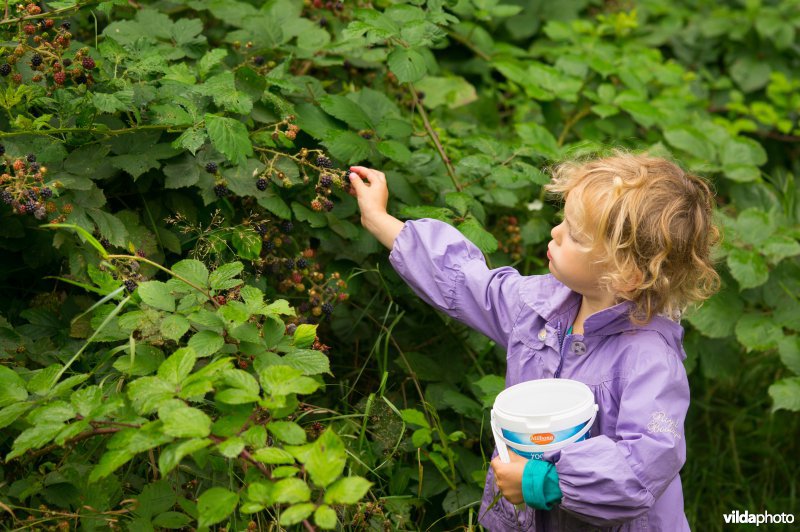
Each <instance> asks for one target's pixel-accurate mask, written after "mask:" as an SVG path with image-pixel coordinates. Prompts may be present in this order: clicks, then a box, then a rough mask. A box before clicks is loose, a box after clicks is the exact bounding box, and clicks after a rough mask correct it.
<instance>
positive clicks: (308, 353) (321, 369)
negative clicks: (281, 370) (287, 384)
mask: <svg viewBox="0 0 800 532" xmlns="http://www.w3.org/2000/svg"><path fill="white" fill-rule="evenodd" d="M280 360H281V364H286V365H287V366H291V367H293V368H295V369H299V370H300V371H302V372H303V375H319V374H320V373H330V371H331V365H330V359H329V358H328V357H327V356H326V355H325V354H324V353H322V352H321V351H316V350H314V349H296V350H292V351H290V352H288V353H287V354H286V355H284V356H283V358H281V359H280Z"/></svg>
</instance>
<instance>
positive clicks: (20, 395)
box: [0, 366, 28, 407]
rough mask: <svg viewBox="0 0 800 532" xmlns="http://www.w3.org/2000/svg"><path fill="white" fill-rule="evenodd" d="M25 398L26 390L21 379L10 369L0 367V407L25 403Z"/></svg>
mask: <svg viewBox="0 0 800 532" xmlns="http://www.w3.org/2000/svg"><path fill="white" fill-rule="evenodd" d="M27 398H28V390H27V389H26V388H25V381H24V380H22V377H20V376H19V375H17V372H15V371H14V370H12V369H11V368H8V367H6V366H0V407H4V406H8V405H10V404H13V403H16V402H19V401H25V400H26V399H27Z"/></svg>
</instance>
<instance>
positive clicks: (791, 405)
mask: <svg viewBox="0 0 800 532" xmlns="http://www.w3.org/2000/svg"><path fill="white" fill-rule="evenodd" d="M769 395H770V397H772V411H773V412H775V411H777V410H781V409H783V410H789V411H792V412H797V411H800V377H789V378H786V379H781V380H779V381H777V382H776V383H775V384H773V385H771V386H770V387H769Z"/></svg>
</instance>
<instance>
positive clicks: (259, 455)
mask: <svg viewBox="0 0 800 532" xmlns="http://www.w3.org/2000/svg"><path fill="white" fill-rule="evenodd" d="M253 459H255V460H258V461H259V462H264V463H265V464H273V465H274V464H288V465H291V464H294V457H293V456H292V455H291V454H289V453H287V452H286V451H284V450H283V449H278V448H277V447H264V448H263V449H259V450H257V451H256V452H254V453H253Z"/></svg>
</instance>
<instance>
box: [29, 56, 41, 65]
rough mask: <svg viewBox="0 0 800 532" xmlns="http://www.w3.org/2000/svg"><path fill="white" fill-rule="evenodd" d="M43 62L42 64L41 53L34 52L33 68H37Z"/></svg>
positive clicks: (32, 58)
mask: <svg viewBox="0 0 800 532" xmlns="http://www.w3.org/2000/svg"><path fill="white" fill-rule="evenodd" d="M41 64H42V56H41V55H39V54H33V57H31V66H32V67H33V68H36V67H38V66H39V65H41Z"/></svg>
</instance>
